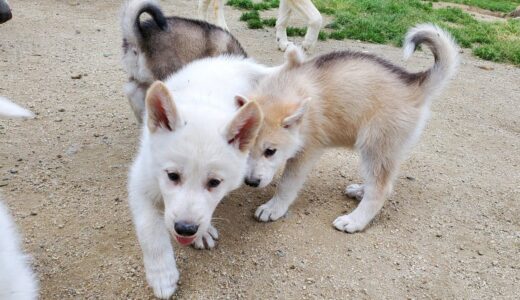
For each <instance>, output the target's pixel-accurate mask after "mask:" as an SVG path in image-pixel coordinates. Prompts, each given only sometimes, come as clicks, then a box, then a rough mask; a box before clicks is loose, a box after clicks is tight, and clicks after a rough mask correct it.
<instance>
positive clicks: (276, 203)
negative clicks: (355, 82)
mask: <svg viewBox="0 0 520 300" xmlns="http://www.w3.org/2000/svg"><path fill="white" fill-rule="evenodd" d="M288 209H289V207H287V206H286V205H285V204H283V203H282V202H281V201H280V200H278V199H277V198H273V199H271V200H269V201H268V202H267V203H265V204H262V205H260V207H258V208H257V209H256V212H255V218H256V219H257V220H258V221H260V222H269V221H276V220H278V219H280V218H281V217H283V216H285V215H286V213H287V210H288Z"/></svg>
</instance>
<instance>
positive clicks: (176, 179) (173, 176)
mask: <svg viewBox="0 0 520 300" xmlns="http://www.w3.org/2000/svg"><path fill="white" fill-rule="evenodd" d="M166 174H168V178H169V179H170V181H172V182H175V183H178V182H179V181H180V180H181V175H179V173H176V172H171V173H170V172H167V173H166Z"/></svg>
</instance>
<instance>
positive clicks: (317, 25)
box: [292, 0, 323, 51]
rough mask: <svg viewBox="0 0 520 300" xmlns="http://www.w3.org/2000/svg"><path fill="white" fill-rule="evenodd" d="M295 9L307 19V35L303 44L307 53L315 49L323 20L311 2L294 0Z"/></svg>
mask: <svg viewBox="0 0 520 300" xmlns="http://www.w3.org/2000/svg"><path fill="white" fill-rule="evenodd" d="M292 3H293V5H294V8H295V9H296V10H297V11H298V12H299V13H301V14H302V15H303V16H304V17H305V18H306V19H307V22H308V23H307V33H306V34H305V38H304V40H303V43H302V47H303V49H304V50H305V51H308V50H310V49H312V47H314V45H315V44H316V41H317V40H318V35H319V34H320V29H321V24H322V22H323V18H322V17H321V14H320V12H319V11H318V9H317V8H316V6H314V4H312V2H311V0H293V1H292Z"/></svg>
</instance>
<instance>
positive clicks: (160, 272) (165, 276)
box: [146, 266, 179, 299]
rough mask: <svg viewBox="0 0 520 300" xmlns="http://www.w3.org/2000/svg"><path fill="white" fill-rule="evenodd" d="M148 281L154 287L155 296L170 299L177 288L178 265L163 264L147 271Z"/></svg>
mask: <svg viewBox="0 0 520 300" xmlns="http://www.w3.org/2000/svg"><path fill="white" fill-rule="evenodd" d="M146 278H147V280H148V283H149V284H150V286H151V287H152V289H153V293H154V295H155V297H157V298H159V299H170V298H171V297H172V295H173V293H175V290H176V289H177V281H179V271H178V270H177V268H176V267H172V266H161V267H159V268H157V269H155V270H152V271H148V272H146Z"/></svg>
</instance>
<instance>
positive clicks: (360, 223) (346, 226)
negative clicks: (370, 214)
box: [332, 213, 370, 233]
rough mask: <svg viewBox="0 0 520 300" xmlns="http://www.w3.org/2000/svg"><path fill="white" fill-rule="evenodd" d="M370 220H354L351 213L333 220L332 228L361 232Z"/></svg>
mask: <svg viewBox="0 0 520 300" xmlns="http://www.w3.org/2000/svg"><path fill="white" fill-rule="evenodd" d="M368 223H370V220H365V219H364V218H356V217H355V216H354V214H353V213H351V214H348V215H343V216H340V217H338V218H337V219H336V220H334V223H332V224H333V225H334V227H336V229H337V230H340V231H344V232H348V233H354V232H358V231H361V230H363V229H364V228H365V227H366V226H367V225H368Z"/></svg>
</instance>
